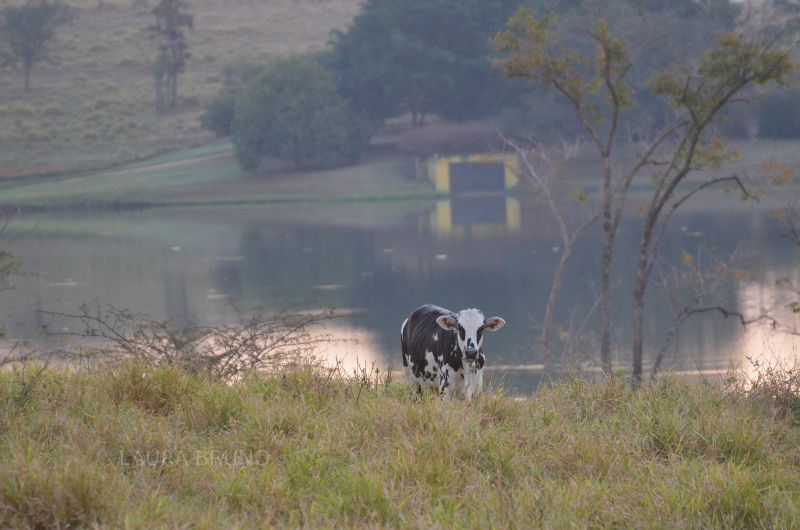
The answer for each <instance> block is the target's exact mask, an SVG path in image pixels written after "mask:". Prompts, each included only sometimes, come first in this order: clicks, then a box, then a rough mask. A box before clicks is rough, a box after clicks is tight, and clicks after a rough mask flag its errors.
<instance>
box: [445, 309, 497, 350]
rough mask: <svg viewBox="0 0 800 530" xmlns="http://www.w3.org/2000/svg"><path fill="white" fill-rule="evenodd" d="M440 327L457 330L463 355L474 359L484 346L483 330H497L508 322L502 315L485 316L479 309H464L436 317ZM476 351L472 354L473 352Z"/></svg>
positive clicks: (458, 341) (459, 347) (457, 337)
mask: <svg viewBox="0 0 800 530" xmlns="http://www.w3.org/2000/svg"><path fill="white" fill-rule="evenodd" d="M436 322H437V323H438V324H439V326H440V327H442V328H444V329H447V330H451V331H455V332H456V341H457V343H458V349H459V350H460V351H461V355H462V357H464V358H465V359H467V360H470V359H474V358H475V355H477V352H479V351H480V350H481V347H482V346H483V332H484V331H497V330H498V329H500V328H502V327H503V325H504V324H505V323H506V321H505V320H503V319H502V318H500V317H490V318H484V317H483V313H481V312H480V311H479V310H477V309H464V310H463V311H459V312H458V313H457V314H450V315H443V316H440V317H439V318H437V319H436ZM473 351H474V352H475V355H472V354H471V352H473Z"/></svg>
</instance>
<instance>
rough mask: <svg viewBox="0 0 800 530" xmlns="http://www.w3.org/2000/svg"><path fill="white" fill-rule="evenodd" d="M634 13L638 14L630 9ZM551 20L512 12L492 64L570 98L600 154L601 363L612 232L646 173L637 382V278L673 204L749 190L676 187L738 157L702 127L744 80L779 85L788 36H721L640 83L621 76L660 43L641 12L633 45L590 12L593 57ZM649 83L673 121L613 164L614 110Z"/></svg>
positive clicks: (732, 178)
mask: <svg viewBox="0 0 800 530" xmlns="http://www.w3.org/2000/svg"><path fill="white" fill-rule="evenodd" d="M640 14H641V13H640ZM554 20H555V19H554V17H553V16H548V17H545V18H536V17H535V16H534V15H533V13H532V12H531V11H529V10H527V9H521V10H520V11H518V12H517V14H516V15H515V16H514V17H512V18H511V19H510V20H509V22H508V30H507V31H505V32H502V33H500V34H498V36H497V37H496V40H495V44H496V46H497V48H498V50H499V51H501V52H503V53H504V54H505V56H504V57H503V58H501V59H500V60H498V61H496V62H495V65H496V66H497V67H498V68H500V69H501V70H502V71H503V73H504V74H505V75H506V76H507V77H511V78H529V79H532V80H534V81H536V82H538V83H540V84H543V85H548V86H551V87H553V88H554V89H555V90H557V91H558V92H559V93H561V94H562V95H563V96H564V97H566V98H567V100H568V101H569V102H570V103H571V104H572V106H573V108H574V110H575V112H576V114H577V116H578V118H579V119H580V122H581V123H582V124H583V128H584V130H585V131H586V133H587V134H588V136H589V137H590V138H591V141H592V144H593V145H594V146H595V148H596V150H597V153H598V154H599V155H600V158H601V163H602V167H603V171H602V199H601V202H602V209H601V212H602V214H601V215H602V220H603V223H602V224H603V232H604V239H605V241H604V246H603V256H602V260H601V281H602V285H601V289H602V292H601V305H602V311H601V313H602V333H601V360H602V364H603V369H604V371H606V372H607V373H608V372H610V370H611V344H610V329H611V322H612V317H613V314H612V308H611V286H612V277H611V275H612V264H613V260H614V254H615V238H616V234H617V232H618V229H619V224H620V220H621V217H622V213H623V211H624V209H625V207H626V206H627V205H628V193H629V191H630V187H631V184H632V183H633V181H634V179H636V178H637V177H639V176H642V175H646V174H649V175H650V177H651V179H652V181H653V184H654V190H653V192H652V195H651V200H650V202H649V204H647V205H646V206H645V207H644V209H643V212H642V213H643V217H644V221H643V227H642V238H641V244H640V250H639V253H638V256H637V265H636V271H637V272H636V280H635V285H634V289H633V297H634V315H633V321H634V338H633V344H632V362H633V373H632V375H633V380H634V383H635V384H638V382H639V381H641V376H642V353H643V343H644V339H643V318H644V302H645V295H646V291H647V285H648V282H649V279H650V274H651V272H652V268H653V265H654V264H655V263H656V261H657V257H658V247H659V243H660V240H661V237H662V235H663V233H664V230H665V228H666V226H667V225H668V224H669V221H670V219H671V217H672V215H673V214H674V212H675V210H677V209H678V208H679V207H680V206H681V205H682V204H684V203H685V202H686V201H687V200H689V199H690V198H691V197H693V196H694V195H695V194H696V193H698V192H699V191H701V190H704V189H707V188H711V187H715V186H717V185H722V184H731V185H734V186H735V187H736V188H738V189H740V190H741V191H742V194H743V195H744V196H746V197H749V196H751V194H750V193H749V191H748V190H747V188H746V187H745V186H744V184H743V181H742V178H741V176H740V175H729V176H724V177H713V176H712V177H708V178H705V179H704V180H702V182H701V183H700V184H695V185H690V186H689V189H688V191H685V190H684V189H683V187H682V185H684V184H686V183H687V177H688V176H689V175H690V174H693V173H695V172H697V171H698V170H701V169H709V168H717V167H720V166H722V165H723V164H724V163H725V162H727V161H729V160H731V159H733V158H735V157H736V156H738V150H737V149H734V148H730V147H729V146H727V145H726V144H725V142H724V141H722V140H721V138H719V137H717V136H714V135H713V134H711V126H712V124H713V122H714V120H715V119H716V118H717V117H718V116H719V115H720V112H721V111H722V109H724V108H725V107H726V106H727V105H728V104H730V103H731V102H733V101H735V100H736V98H737V96H738V95H739V94H740V93H741V91H742V90H743V89H744V88H745V87H747V86H749V85H752V84H764V83H767V82H770V81H776V82H778V83H783V82H785V81H786V77H787V75H788V73H789V72H790V71H791V69H792V62H791V59H790V57H789V51H790V50H791V48H792V47H793V43H790V44H789V45H781V44H780V41H779V37H778V36H777V34H776V35H773V36H772V37H771V38H768V39H751V38H747V37H745V36H744V35H741V34H736V33H726V34H722V35H721V36H720V37H719V39H718V46H717V47H716V48H714V49H711V50H708V51H707V52H706V53H705V54H704V55H703V57H702V58H701V59H700V61H698V62H697V64H695V65H683V66H679V67H671V68H668V69H666V70H664V71H662V72H660V73H659V74H658V75H656V76H655V78H654V79H652V80H651V81H650V82H649V83H648V84H647V86H636V85H634V84H632V83H631V82H630V81H629V73H630V72H631V71H632V69H633V67H634V65H636V63H637V60H638V59H639V58H641V56H642V54H643V52H644V51H645V50H647V49H648V48H649V47H650V46H652V45H653V44H654V43H655V42H657V41H658V40H660V39H661V38H662V37H663V36H662V35H659V34H658V33H657V32H656V31H655V30H654V29H653V28H652V27H651V26H650V24H649V22H648V20H647V18H646V17H645V16H644V15H643V14H641V17H640V20H641V23H642V24H643V25H644V26H645V28H646V30H647V32H646V33H647V37H646V38H645V39H643V41H642V43H641V44H640V45H638V46H636V47H635V48H634V47H633V46H632V45H631V44H630V42H629V41H628V39H627V38H626V37H624V36H620V35H621V33H614V32H612V31H611V30H610V29H609V24H608V22H607V21H606V20H605V19H604V18H603V17H602V16H599V15H598V16H597V17H596V21H595V23H594V25H593V26H592V27H589V28H583V30H582V32H583V33H584V34H585V36H587V37H588V38H589V40H590V41H591V42H592V43H593V44H594V45H595V46H594V48H595V49H594V54H592V53H590V52H586V51H582V50H579V49H571V48H569V47H568V46H566V45H564V44H563V42H562V41H561V40H560V39H559V37H560V35H559V34H558V32H556V31H555V30H554V29H553V28H554ZM646 89H649V90H650V91H651V92H652V93H653V94H654V95H655V96H657V97H660V98H662V99H663V100H664V101H665V102H667V103H668V104H669V105H671V106H672V108H673V109H674V111H675V115H674V118H673V119H672V120H671V121H669V122H667V123H666V124H665V125H664V126H663V127H661V129H660V131H659V132H657V133H656V134H654V135H647V136H646V137H647V139H646V140H645V141H643V142H640V145H639V146H638V148H637V149H636V151H635V153H634V156H633V160H632V161H631V162H629V163H627V164H625V166H626V167H625V168H624V169H623V168H621V167H620V165H619V164H616V163H615V158H614V156H615V153H616V151H617V150H618V144H619V143H621V142H622V141H623V140H624V137H623V136H622V132H621V128H620V118H621V112H622V111H623V110H624V109H627V108H629V107H631V106H633V105H634V100H633V97H632V95H633V94H634V93H635V92H636V91H639V90H646Z"/></svg>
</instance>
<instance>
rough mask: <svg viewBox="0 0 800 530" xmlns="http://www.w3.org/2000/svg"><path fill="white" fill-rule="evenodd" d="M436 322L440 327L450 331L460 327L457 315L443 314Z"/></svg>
mask: <svg viewBox="0 0 800 530" xmlns="http://www.w3.org/2000/svg"><path fill="white" fill-rule="evenodd" d="M436 323H437V324H439V327H441V328H443V329H446V330H449V331H455V329H456V328H457V327H458V320H456V317H455V315H442V316H440V317H439V318H437V319H436Z"/></svg>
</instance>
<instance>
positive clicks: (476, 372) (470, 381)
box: [464, 367, 483, 401]
mask: <svg viewBox="0 0 800 530" xmlns="http://www.w3.org/2000/svg"><path fill="white" fill-rule="evenodd" d="M482 390H483V370H481V369H475V368H473V367H469V368H466V369H465V371H464V399H466V400H467V401H472V398H473V397H475V396H477V395H478V394H480V393H481V391H482Z"/></svg>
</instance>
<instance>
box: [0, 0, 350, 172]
mask: <svg viewBox="0 0 800 530" xmlns="http://www.w3.org/2000/svg"><path fill="white" fill-rule="evenodd" d="M65 3H68V4H70V5H71V6H72V7H73V11H72V12H73V15H74V17H73V19H72V20H71V21H70V22H69V23H68V24H67V25H66V26H64V27H62V28H61V29H60V30H59V32H58V33H57V36H56V38H55V39H54V41H53V42H52V43H51V50H52V57H53V59H54V64H48V63H40V64H38V65H37V66H36V68H35V69H34V73H33V79H32V91H31V92H30V93H25V91H24V90H23V84H22V75H21V72H20V71H17V70H13V69H11V68H0V177H2V176H15V175H24V174H31V173H38V174H42V173H44V174H49V173H58V172H63V171H66V170H76V169H86V168H92V167H102V166H108V165H110V164H112V163H118V162H122V161H126V160H132V159H138V158H142V157H145V156H149V155H152V154H154V153H158V152H162V151H165V150H169V149H174V148H179V147H185V146H187V145H193V144H197V143H199V142H202V141H205V140H208V139H210V135H209V134H208V133H207V132H205V131H203V130H202V129H201V127H200V124H199V122H198V117H199V115H200V114H201V113H202V111H203V109H204V106H205V105H206V104H207V103H208V102H209V100H210V99H211V98H212V97H213V96H214V95H215V94H216V93H217V92H218V90H219V89H220V87H221V86H222V82H223V71H224V68H225V66H226V65H235V64H237V63H241V62H243V61H247V62H258V61H263V60H265V59H266V58H268V57H269V56H271V55H274V54H285V53H293V52H304V51H310V50H316V49H320V48H322V47H323V46H324V45H325V43H326V41H327V40H328V38H329V35H330V31H331V30H333V29H337V28H344V27H346V26H347V24H348V23H349V22H350V21H351V20H352V17H353V16H354V15H355V13H356V12H357V11H358V7H359V4H360V2H359V0H325V1H320V0H269V1H267V0H234V1H225V0H193V1H192V2H191V3H190V4H191V7H192V12H193V13H194V15H195V19H194V30H193V31H192V32H191V33H190V34H189V48H190V51H191V54H192V56H191V58H190V59H189V61H188V65H187V68H186V73H185V74H183V75H182V76H181V77H180V78H179V100H180V101H179V104H180V108H179V109H178V110H177V111H176V112H174V113H170V114H166V115H162V116H156V114H155V112H154V107H153V80H152V75H151V69H150V68H151V67H150V63H151V59H152V56H153V54H154V53H155V47H154V45H153V43H152V41H151V39H150V38H149V37H148V36H147V34H146V32H145V30H144V28H145V27H146V26H147V25H148V24H150V23H151V22H152V20H153V16H152V14H151V13H150V10H151V9H152V6H153V5H155V0H138V1H137V0H98V1H89V0H67V1H65Z"/></svg>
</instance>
